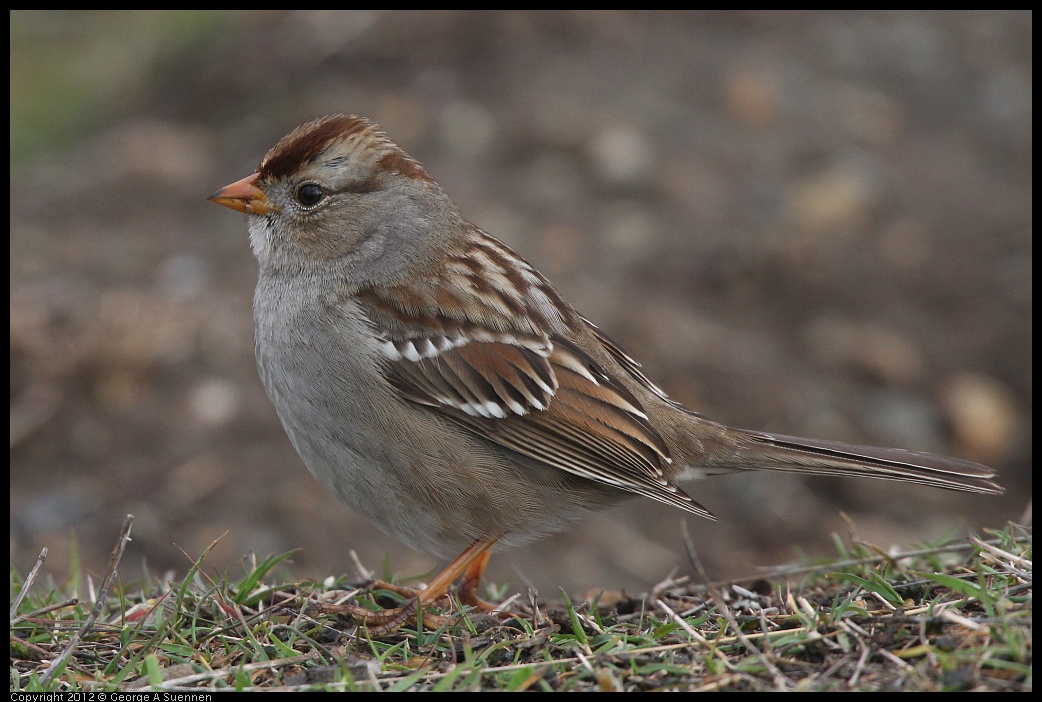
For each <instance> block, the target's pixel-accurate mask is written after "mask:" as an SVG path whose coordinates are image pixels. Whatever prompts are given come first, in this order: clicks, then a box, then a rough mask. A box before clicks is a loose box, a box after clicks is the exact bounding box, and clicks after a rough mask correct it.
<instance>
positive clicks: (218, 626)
mask: <svg viewBox="0 0 1042 702" xmlns="http://www.w3.org/2000/svg"><path fill="white" fill-rule="evenodd" d="M124 529H125V530H124V533H123V535H121V537H120V543H119V544H118V545H117V547H116V549H115V550H114V553H113V559H112V567H111V569H110V573H109V574H107V575H106V578H105V580H104V581H103V582H102V583H101V584H100V586H99V587H98V588H97V591H96V592H95V590H94V588H93V586H92V584H91V583H90V582H89V581H88V585H87V588H86V592H87V594H86V596H85V597H83V598H80V597H75V596H73V595H70V594H67V593H62V592H59V591H58V590H57V589H56V588H54V587H45V586H43V585H42V584H41V577H40V574H41V573H43V572H44V570H43V569H42V568H39V567H38V568H37V569H34V572H33V573H31V574H30V575H28V576H26V577H25V578H24V579H23V578H21V577H19V576H18V575H17V574H16V573H14V571H13V570H12V575H11V600H12V619H11V622H12V623H11V689H12V691H115V690H141V691H167V692H180V693H193V692H194V693H206V692H214V691H227V690H261V689H264V690H276V689H277V690H331V691H341V690H356V691H371V690H386V691H406V690H409V691H432V692H434V691H469V690H503V691H525V690H532V691H536V690H544V691H596V690H602V691H614V690H625V691H643V690H648V691H650V690H685V691H704V690H732V691H805V690H806V691H833V690H836V691H840V690H858V691H880V690H881V691H963V690H977V691H999V690H1003V691H1005V690H1015V691H1021V690H1030V689H1031V687H1032V675H1031V641H1032V637H1031V613H1032V608H1031V599H1032V598H1031V592H1032V588H1031V532H1030V530H1029V529H1025V528H1023V527H1019V526H1016V525H1013V524H1010V525H1008V526H1007V527H1006V528H1005V529H1002V530H1001V531H995V532H989V533H986V534H984V535H982V536H979V537H977V536H973V537H969V538H968V539H965V540H960V541H955V542H951V543H946V544H943V545H930V546H925V547H923V548H920V549H917V550H915V551H909V552H906V553H900V554H887V553H883V552H881V551H880V550H879V549H877V548H875V547H872V546H870V545H867V544H863V543H850V542H846V541H842V540H840V539H838V538H837V539H836V545H837V557H836V558H835V559H833V560H831V561H830V562H828V563H816V564H800V565H796V566H791V567H788V568H784V569H779V570H777V571H775V572H772V573H769V574H765V575H760V576H757V577H756V578H754V579H751V580H746V581H735V582H727V583H716V584H710V585H692V584H688V583H686V582H685V581H684V579H679V580H671V581H667V582H665V583H662V584H660V585H659V586H657V587H656V588H654V589H653V590H652V592H651V593H650V594H649V595H647V596H644V597H642V598H614V599H613V601H611V602H607V601H604V598H601V599H600V600H594V601H591V602H574V601H573V600H571V599H570V598H569V597H568V595H567V594H566V593H563V592H562V596H561V599H560V600H559V601H557V602H550V603H543V602H539V601H536V600H533V599H532V598H529V600H528V601H527V602H525V601H522V600H521V598H518V599H515V600H514V601H513V602H511V603H509V604H508V605H507V606H508V607H509V609H510V610H511V611H520V612H521V613H522V616H520V617H518V618H514V619H510V620H506V621H500V620H498V619H494V618H491V617H488V616H484V615H482V616H478V615H469V616H465V615H459V616H456V617H452V618H451V619H450V620H449V622H448V623H447V624H445V625H443V626H442V627H440V628H437V629H434V630H424V629H423V628H422V627H421V628H416V627H413V628H406V629H403V630H402V631H400V632H398V633H397V634H395V635H392V636H387V637H383V638H380V639H377V640H370V639H368V638H367V637H365V636H364V632H361V631H357V630H356V629H355V628H354V626H353V625H352V624H351V623H350V622H347V621H343V620H337V619H336V618H335V617H330V616H327V615H324V614H321V613H317V612H315V611H314V609H313V608H309V607H308V606H307V603H309V602H314V601H316V600H327V601H334V600H335V601H341V600H343V599H344V598H346V597H353V598H356V600H357V601H363V602H369V603H372V604H373V605H374V606H375V605H379V606H390V605H393V604H394V601H393V600H391V599H389V595H388V594H386V593H382V592H375V593H369V592H366V591H365V590H364V589H361V590H360V589H358V588H355V587H352V586H350V585H348V584H347V583H345V582H344V581H343V579H333V578H330V579H328V580H327V581H325V582H322V583H315V582H288V583H287V582H281V581H278V580H276V579H274V576H273V573H274V572H275V571H276V570H278V568H277V566H279V564H280V563H281V562H282V561H283V560H284V559H286V558H287V557H288V555H289V554H282V555H278V556H271V557H268V558H266V559H263V560H261V561H257V560H253V561H252V562H250V563H249V564H247V565H246V566H245V567H244V569H243V572H242V573H241V574H239V575H237V576H236V577H224V578H222V579H221V580H219V581H215V580H213V579H211V578H210V577H208V576H207V575H206V573H205V571H204V570H203V568H202V563H203V562H204V559H205V557H206V554H205V553H204V554H203V555H202V556H201V557H200V558H199V560H198V561H197V563H196V564H195V567H193V568H192V570H191V571H190V572H189V573H188V574H187V575H186V576H185V577H184V578H183V579H181V580H179V581H165V580H162V579H155V578H153V579H151V580H150V582H147V583H144V584H138V585H134V586H124V585H123V584H122V583H121V582H120V581H119V579H118V576H117V575H116V573H117V571H118V568H117V566H118V563H119V557H120V555H121V553H122V544H123V543H125V539H126V538H127V537H128V536H129V529H130V520H129V519H128V523H127V524H126V525H125V527H124ZM689 550H690V553H689V555H690V557H691V558H692V559H693V562H694V563H695V564H696V567H697V566H698V562H697V556H696V555H695V554H694V551H693V549H689ZM37 565H38V566H42V565H44V564H43V561H42V560H41V562H40V563H38V564H37ZM186 699H197V697H194V696H193V697H192V698H186Z"/></svg>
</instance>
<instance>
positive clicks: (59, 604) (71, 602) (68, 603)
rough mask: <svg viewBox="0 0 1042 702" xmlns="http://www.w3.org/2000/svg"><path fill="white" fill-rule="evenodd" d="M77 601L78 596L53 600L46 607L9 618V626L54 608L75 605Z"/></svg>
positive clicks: (78, 600)
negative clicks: (52, 602) (58, 600)
mask: <svg viewBox="0 0 1042 702" xmlns="http://www.w3.org/2000/svg"><path fill="white" fill-rule="evenodd" d="M79 603H80V598H79V597H73V598H72V599H71V600H65V601H64V602H55V603H54V604H52V605H47V606H46V607H43V608H41V609H38V610H36V611H35V612H29V614H23V615H22V616H20V617H15V618H14V619H12V620H11V626H14V625H15V624H21V623H22V622H24V621H28V620H30V619H33V618H35V617H39V616H40V615H41V614H47V613H48V612H53V611H54V610H56V609H65V608H66V607H75V606H76V605H78V604H79Z"/></svg>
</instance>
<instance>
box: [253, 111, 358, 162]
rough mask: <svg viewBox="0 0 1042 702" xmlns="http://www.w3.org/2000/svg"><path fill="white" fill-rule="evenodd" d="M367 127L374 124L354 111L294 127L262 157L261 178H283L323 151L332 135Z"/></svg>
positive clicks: (353, 132)
mask: <svg viewBox="0 0 1042 702" xmlns="http://www.w3.org/2000/svg"><path fill="white" fill-rule="evenodd" d="M366 131H371V132H375V131H376V125H374V124H373V123H372V122H370V121H369V120H367V119H363V118H362V117H355V116H353V115H330V116H328V117H322V118H320V119H317V120H314V121H313V122H308V123H307V124H304V125H302V126H300V127H297V128H296V129H294V130H293V131H292V132H290V133H289V134H287V135H286V136H284V137H283V138H282V139H280V140H279V143H278V144H275V146H274V147H272V149H271V151H269V152H268V154H267V156H265V157H264V160H263V161H261V164H260V167H259V168H258V169H257V170H258V171H260V174H261V177H262V178H285V177H287V176H289V175H291V174H292V173H295V172H296V171H298V170H300V168H301V167H302V166H303V165H304V164H305V163H307V162H308V161H310V160H311V159H313V158H315V157H316V156H318V155H319V154H320V153H322V152H323V151H324V150H325V149H326V147H328V146H329V144H330V143H331V142H332V141H333V140H335V139H343V138H346V137H348V136H351V135H352V134H360V133H363V132H366Z"/></svg>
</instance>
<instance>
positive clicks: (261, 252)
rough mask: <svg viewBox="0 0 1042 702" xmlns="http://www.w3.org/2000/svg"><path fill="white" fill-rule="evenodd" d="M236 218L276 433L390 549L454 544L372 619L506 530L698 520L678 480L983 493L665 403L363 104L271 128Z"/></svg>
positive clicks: (994, 489) (240, 193)
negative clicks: (243, 217) (849, 479)
mask: <svg viewBox="0 0 1042 702" xmlns="http://www.w3.org/2000/svg"><path fill="white" fill-rule="evenodd" d="M210 199H211V200H213V201H214V202H216V203H218V204H220V205H224V206H226V207H230V208H232V209H235V210H238V211H240V212H245V213H247V214H248V215H249V232H250V243H251V246H252V248H253V252H254V254H255V255H256V257H257V259H258V261H259V262H260V277H259V279H258V282H257V289H256V294H255V297H254V321H255V324H256V352H257V364H258V366H259V368H260V376H261V379H262V380H263V382H264V387H265V388H266V389H267V391H268V395H269V396H270V397H271V400H272V402H273V403H274V404H275V408H276V410H277V411H278V415H279V417H280V418H281V420H282V424H283V426H284V427H285V429H286V433H287V434H289V438H290V440H291V441H292V442H293V446H294V447H295V448H296V450H297V452H298V453H299V454H300V456H301V458H302V459H303V460H304V463H305V464H306V465H307V467H308V469H309V470H310V471H311V472H312V474H313V475H314V476H315V477H316V478H318V480H319V481H321V482H322V483H323V484H324V485H326V487H328V488H329V489H330V490H332V491H333V492H334V493H335V494H336V495H337V496H338V497H339V498H340V499H341V500H342V501H343V502H345V503H346V504H347V505H349V506H350V507H352V508H353V509H355V510H356V511H358V512H359V513H361V514H362V515H363V516H365V517H366V518H367V519H368V520H369V521H370V522H372V523H373V524H375V525H376V526H377V527H379V528H380V529H382V530H383V531H385V532H387V533H388V534H391V535H393V536H395V537H396V538H398V539H399V540H401V541H402V542H404V543H406V544H408V545H410V546H412V547H413V548H416V549H420V550H422V551H426V552H429V553H433V554H438V555H445V554H446V552H449V551H453V550H459V549H463V553H462V555H461V556H460V557H458V558H457V559H456V560H455V561H453V562H452V563H451V564H450V565H449V567H448V568H446V569H445V570H444V571H443V572H442V573H441V574H440V575H438V576H437V577H436V578H435V579H434V580H433V581H432V582H431V583H430V584H429V585H428V587H427V588H425V589H424V590H422V591H420V592H419V593H418V596H417V598H416V600H414V601H413V602H411V603H410V604H409V605H407V606H405V607H403V608H399V609H397V610H387V611H386V612H383V613H379V614H375V615H374V614H372V613H367V612H366V611H365V610H358V609H349V610H347V611H349V612H350V613H352V614H355V615H356V616H358V617H361V618H365V619H366V620H367V621H368V622H369V623H370V624H371V625H372V626H373V631H375V632H378V633H386V632H388V631H392V630H394V629H395V628H397V627H398V626H400V625H401V623H402V622H403V621H405V620H407V619H409V618H410V617H412V616H413V615H414V614H415V610H416V608H417V607H418V606H420V605H428V604H431V603H432V602H434V601H435V600H437V599H438V598H440V597H442V596H443V595H444V594H445V593H446V591H447V590H448V588H449V586H450V585H451V584H452V583H453V582H454V581H455V580H456V579H457V578H458V577H459V576H461V575H465V578H464V586H463V589H464V590H465V591H466V594H467V595H468V597H467V599H468V601H474V602H477V600H476V598H474V597H473V592H474V587H475V586H476V584H477V582H478V580H479V579H480V577H481V573H482V571H483V569H484V566H485V563H486V562H487V559H488V549H489V548H490V547H491V546H492V545H493V544H495V543H497V542H500V543H505V544H518V543H522V542H525V541H529V540H531V539H534V538H537V537H540V536H543V535H546V534H550V533H552V532H555V531H558V530H560V529H563V528H565V527H567V526H568V525H569V524H570V523H572V522H574V521H575V520H577V519H579V518H580V517H581V516H582V515H583V514H584V513H586V512H588V511H590V510H594V509H600V508H603V507H607V506H609V505H612V504H614V503H617V502H619V501H621V500H624V499H626V498H629V497H633V496H634V495H643V496H644V497H650V498H652V499H654V500H658V501H660V502H664V503H666V504H668V505H673V506H675V507H679V508H681V509H683V510H686V511H688V512H691V513H694V514H697V515H700V516H703V517H709V518H712V515H711V514H710V513H709V511H708V510H706V509H705V508H704V507H702V506H701V505H699V504H698V503H697V502H695V501H694V500H692V499H691V498H690V497H689V496H688V495H687V493H685V492H684V491H683V490H682V489H681V488H680V487H679V486H678V483H679V482H681V481H683V480H686V479H689V478H698V477H703V476H706V475H712V474H715V473H726V472H732V471H751V470H776V471H788V472H795V473H814V474H824V475H845V476H855V477H868V478H886V479H891V480H901V481H906V482H913V483H922V484H924V485H932V486H934V487H942V488H950V489H953V490H967V491H971V492H983V493H998V492H1001V491H1002V488H1001V487H999V486H998V485H997V484H996V483H994V482H992V481H991V480H990V478H992V477H993V476H994V472H993V471H992V470H990V469H988V468H986V467H984V466H981V465H977V464H975V463H970V462H968V461H964V460H960V459H957V458H945V457H940V456H934V455H930V454H924V453H913V452H910V451H904V450H900V449H889V448H868V447H863V446H853V445H848V444H841V443H836V442H831V441H821V440H817V439H804V438H796V437H791V436H781V435H777V434H768V433H764V432H759V431H746V430H742V429H732V428H729V427H726V426H724V425H722V424H718V423H716V422H713V421H711V420H709V419H707V418H705V417H703V416H701V415H700V414H697V413H695V412H693V411H691V410H689V409H687V408H686V407H684V406H682V405H680V404H678V403H677V402H674V401H673V400H671V399H670V398H669V397H668V396H667V395H666V393H665V392H664V391H663V390H662V389H661V388H659V387H658V386H657V385H655V383H653V382H652V381H651V380H650V379H649V378H648V377H647V375H645V374H644V372H643V371H642V369H641V366H640V364H639V363H637V361H636V360H634V359H633V358H632V357H630V356H629V355H627V354H626V352H625V351H623V350H622V349H621V348H620V347H619V346H618V345H617V344H615V343H614V342H613V341H611V340H610V339H609V338H608V337H607V336H606V335H605V334H604V333H603V332H602V331H601V330H600V329H598V328H597V327H596V326H594V325H593V324H592V323H591V322H589V321H588V320H586V319H585V318H583V317H582V316H581V315H580V314H579V313H578V312H576V311H575V310H574V309H572V307H571V306H570V305H569V304H568V303H567V302H565V301H564V299H563V298H562V297H561V295H560V293H558V292H557V290H556V289H555V288H554V287H553V286H552V285H551V284H550V283H549V282H548V281H547V280H546V278H544V277H543V276H542V275H541V274H540V273H539V272H538V271H536V270H535V269H534V268H532V266H530V265H529V264H528V263H526V262H525V261H524V259H522V258H521V257H520V256H518V255H517V254H515V253H514V252H513V251H511V250H510V249H509V248H507V247H506V246H505V245H503V244H502V243H501V242H500V241H498V240H497V239H494V238H492V237H491V236H489V235H488V234H486V233H485V232H483V231H482V230H481V229H479V228H478V227H476V226H474V225H473V224H471V223H470V222H468V221H466V220H465V219H463V217H462V216H461V215H460V212H459V210H458V209H457V207H456V205H455V204H454V203H453V202H452V200H450V199H449V197H448V195H446V194H445V192H444V191H443V190H442V189H441V187H440V186H439V185H438V184H437V183H436V182H435V181H434V180H433V179H432V178H431V177H430V176H429V175H428V174H427V172H426V171H425V170H424V169H423V167H422V166H421V165H420V164H419V163H418V162H417V161H415V160H414V159H412V158H411V157H410V156H408V155H407V154H406V153H405V152H403V151H402V150H401V149H400V148H399V147H398V146H397V145H396V144H394V143H393V142H392V141H390V139H388V138H387V136H386V135H385V134H384V133H383V132H382V131H380V129H379V128H378V127H377V126H376V125H375V124H373V123H372V122H369V121H367V120H365V119H363V118H361V117H355V116H348V115H331V116H327V117H323V118H321V119H318V120H315V121H312V122H308V123H307V124H304V125H303V126H301V127H298V128H297V129H295V130H293V131H292V132H290V133H289V134H288V135H286V136H285V137H283V139H282V140H281V141H279V143H278V144H276V145H275V146H274V148H272V149H271V150H270V151H269V152H268V153H267V155H266V156H265V157H264V159H263V160H262V161H261V163H260V166H259V167H258V169H257V172H256V173H254V174H253V175H250V176H248V177H246V178H244V179H242V180H240V181H238V182H236V183H233V184H231V185H229V186H227V187H225V188H222V189H221V190H219V191H217V192H216V193H214V194H213V195H212V196H211V197H210Z"/></svg>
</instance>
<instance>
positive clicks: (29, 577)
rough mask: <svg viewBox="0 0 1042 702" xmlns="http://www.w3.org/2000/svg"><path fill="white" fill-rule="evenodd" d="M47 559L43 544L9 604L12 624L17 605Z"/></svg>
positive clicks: (16, 612) (45, 548)
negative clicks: (20, 586) (11, 603)
mask: <svg viewBox="0 0 1042 702" xmlns="http://www.w3.org/2000/svg"><path fill="white" fill-rule="evenodd" d="M46 560H47V547H46V546H44V547H43V549H42V550H41V551H40V557H39V558H37V559H36V565H34V566H33V569H32V570H30V571H29V575H27V576H26V578H25V582H24V583H22V589H21V590H19V591H18V595H17V596H16V597H15V598H14V604H13V605H11V623H12V624H14V623H15V622H14V618H15V615H16V614H18V606H19V605H21V604H22V600H23V599H25V595H26V593H27V592H29V588H31V587H32V586H33V582H34V581H35V580H36V574H37V573H39V572H40V568H42V567H43V562H44V561H46Z"/></svg>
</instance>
